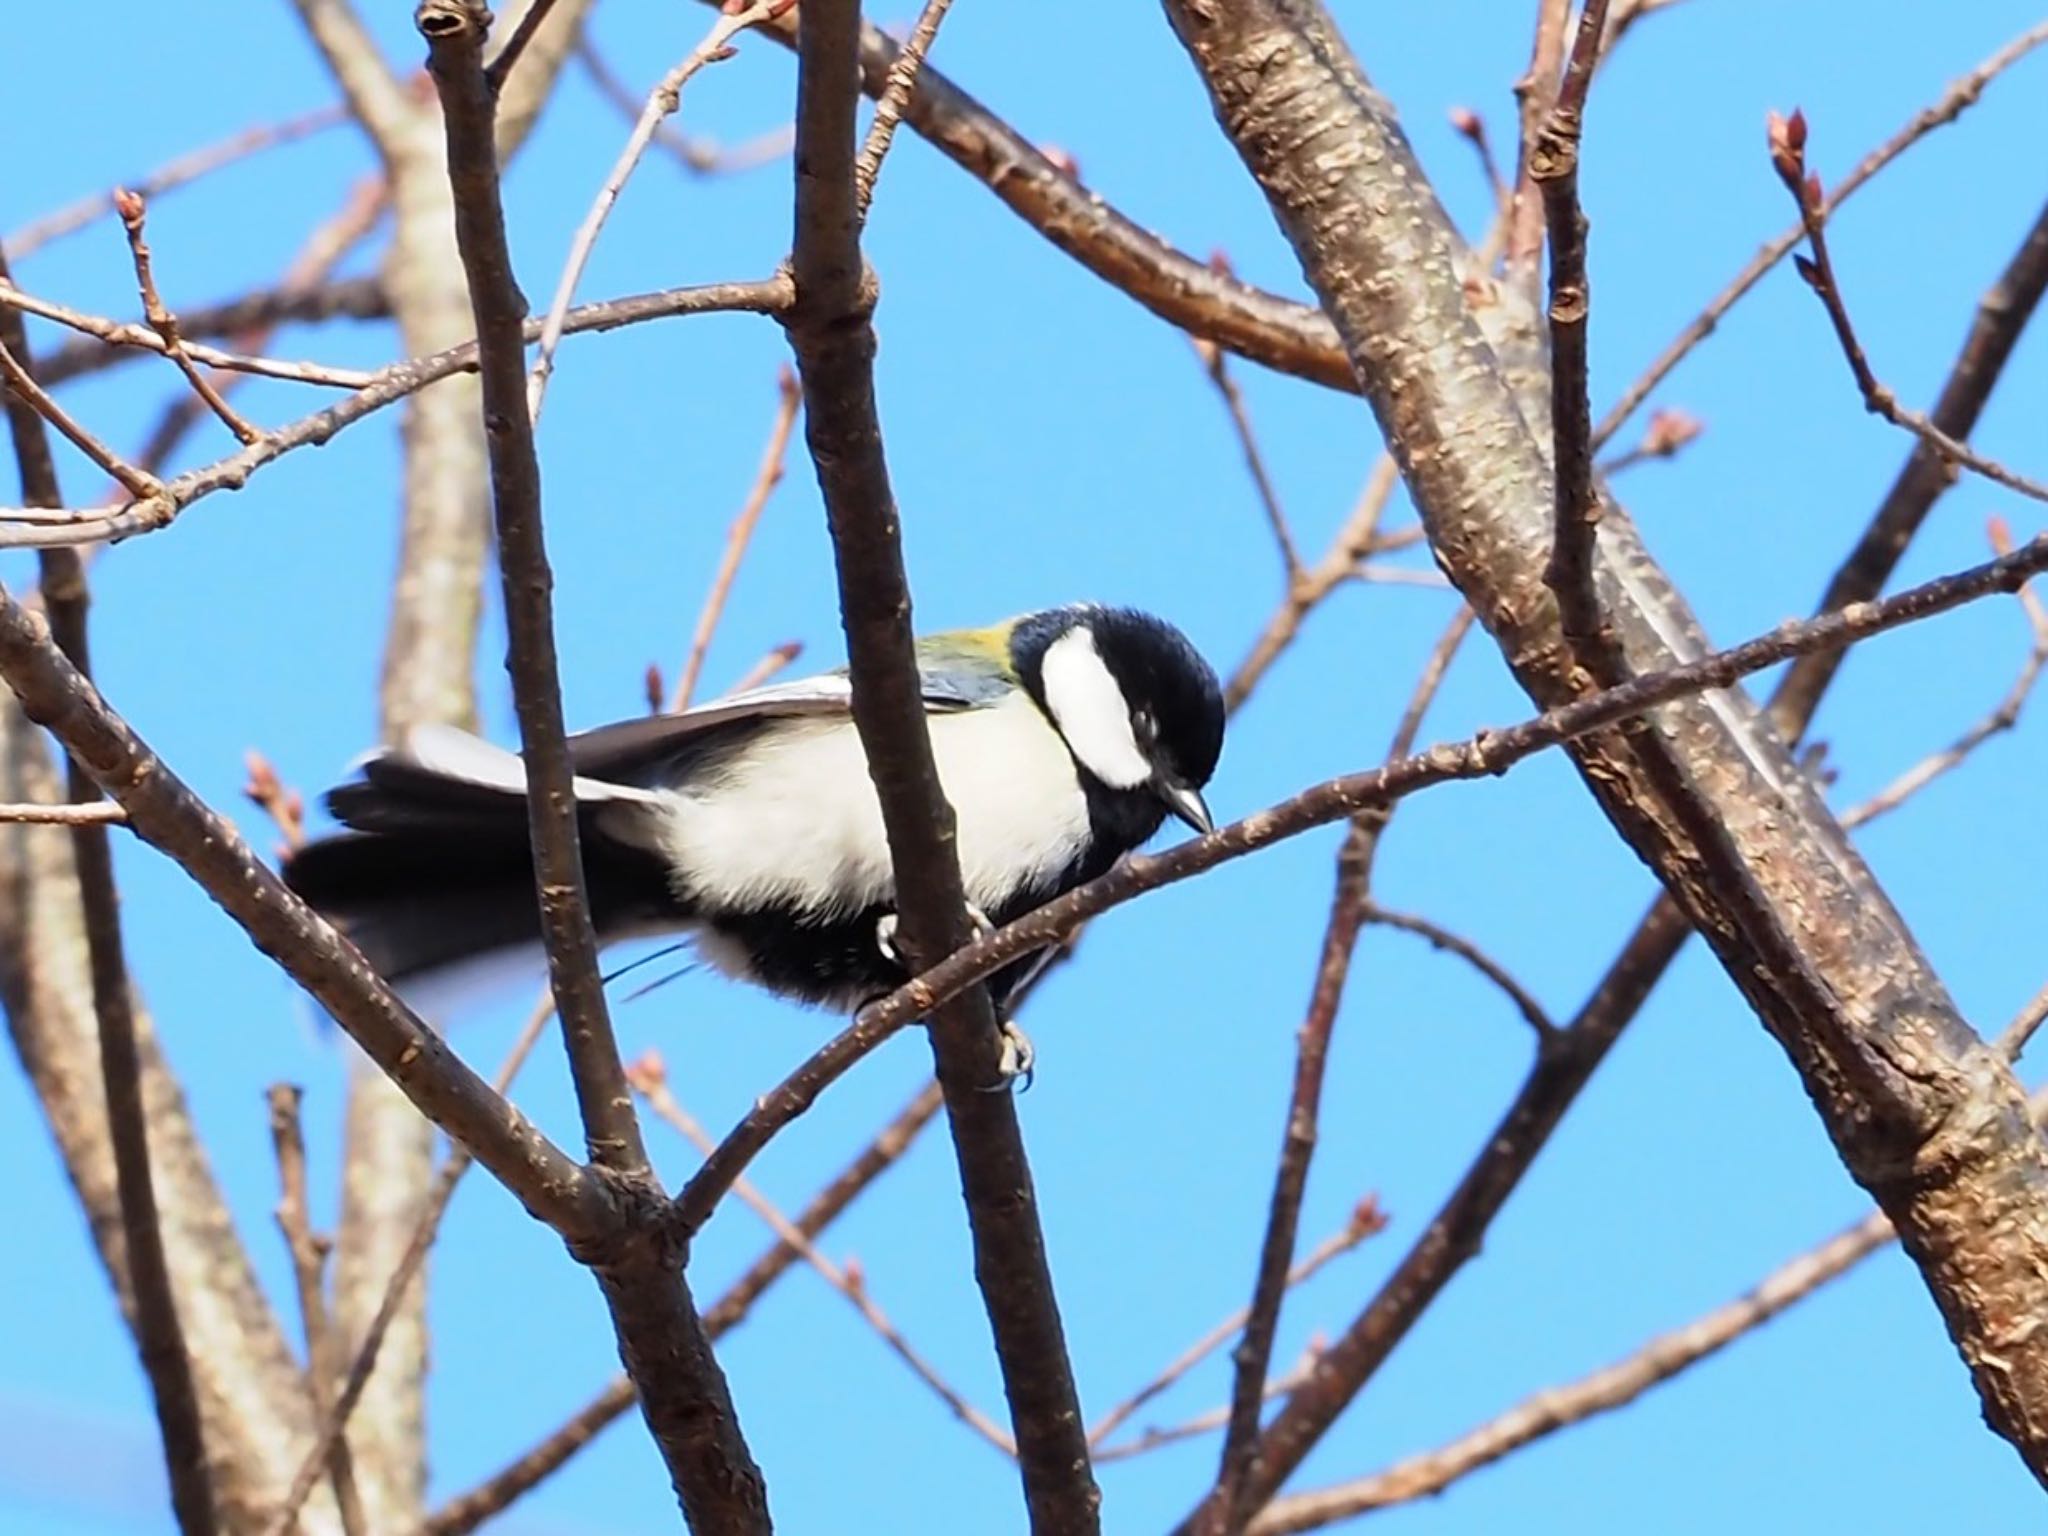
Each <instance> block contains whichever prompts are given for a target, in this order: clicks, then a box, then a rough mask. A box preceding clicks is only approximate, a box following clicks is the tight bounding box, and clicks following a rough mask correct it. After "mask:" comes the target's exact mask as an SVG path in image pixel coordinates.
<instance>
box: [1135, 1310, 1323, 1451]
mask: <svg viewBox="0 0 2048 1536" xmlns="http://www.w3.org/2000/svg"><path fill="white" fill-rule="evenodd" d="M1319 1352H1320V1345H1319V1343H1318V1342H1316V1341H1313V1340H1312V1341H1311V1342H1310V1344H1309V1348H1308V1350H1307V1352H1306V1354H1305V1355H1304V1357H1303V1358H1302V1360H1301V1362H1300V1363H1299V1364H1297V1365H1295V1366H1292V1367H1291V1368H1289V1369H1288V1370H1285V1371H1282V1372H1281V1373H1280V1374H1279V1375H1277V1376H1275V1377H1274V1378H1273V1379H1272V1380H1271V1381H1269V1382H1267V1383H1266V1387H1265V1392H1264V1401H1267V1402H1271V1401H1272V1400H1273V1399H1274V1398H1276V1397H1285V1396H1286V1395H1287V1394H1288V1393H1289V1392H1292V1391H1293V1390H1294V1389H1295V1388H1296V1387H1298V1386H1300V1385H1301V1384H1302V1383H1303V1382H1304V1381H1306V1380H1307V1379H1308V1377H1309V1373H1310V1372H1311V1371H1313V1370H1314V1369H1315V1360H1316V1355H1317V1354H1318V1353H1319ZM1231 1411H1232V1409H1231V1405H1230V1404H1228V1403H1225V1404H1222V1405H1220V1406H1218V1407H1215V1408H1211V1409H1209V1410H1208V1411H1207V1412H1206V1413H1198V1414H1196V1415H1195V1416H1194V1417H1193V1418H1191V1419H1183V1420H1181V1422H1180V1423H1178V1424H1167V1425H1163V1426H1148V1427H1146V1428H1145V1429H1142V1430H1140V1431H1139V1432H1138V1433H1137V1434H1135V1435H1133V1436H1131V1438H1130V1439H1128V1440H1119V1441H1115V1442H1113V1443H1112V1444H1109V1445H1105V1446H1103V1447H1102V1448H1101V1449H1100V1450H1098V1451H1097V1452H1096V1453H1095V1456H1096V1460H1098V1461H1129V1460H1130V1459H1131V1458H1132V1457H1133V1456H1143V1455H1144V1454H1145V1453H1146V1452H1147V1451H1156V1450H1159V1449H1160V1448H1161V1447H1163V1446H1168V1445H1178V1444H1179V1443H1180V1442H1181V1441H1183V1440H1193V1439H1196V1438H1197V1437H1199V1436H1201V1435H1207V1434H1213V1433H1214V1432H1215V1431H1217V1430H1219V1429H1222V1428H1224V1427H1225V1426H1226V1425H1228V1424H1229V1423H1230V1420H1231Z"/></svg>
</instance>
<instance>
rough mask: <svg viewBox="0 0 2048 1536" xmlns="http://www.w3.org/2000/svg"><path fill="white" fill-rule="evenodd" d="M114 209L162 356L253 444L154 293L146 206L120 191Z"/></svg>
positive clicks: (252, 434) (250, 431)
mask: <svg viewBox="0 0 2048 1536" xmlns="http://www.w3.org/2000/svg"><path fill="white" fill-rule="evenodd" d="M114 206H115V208H116V209H117V210H119V212H120V215H121V228H122V229H123V230H125V231H126V232H127V235H128V251H129V254H130V255H131V256H132V257H133V258H134V260H135V285H136V287H137V288H138V289H140V290H141V293H142V314H143V318H144V319H146V320H148V321H149V324H150V329H152V330H154V331H155V332H156V333H157V335H158V336H160V337H162V338H163V343H164V355H165V356H166V357H168V358H170V360H171V361H172V362H174V363H176V364H177V365H178V371H179V372H180V373H182V374H184V375H185V382H186V383H188V384H190V385H191V386H192V392H193V393H194V394H195V395H197V396H198V397H199V398H200V399H201V400H203V401H205V402H206V408H207V409H208V410H210V411H212V412H213V414H214V415H216V416H218V417H219V418H220V419H221V422H222V424H223V425H224V426H226V427H227V429H228V430H229V431H230V432H232V433H234V434H235V436H236V437H237V438H239V439H240V440H241V441H242V442H244V443H253V442H255V441H256V439H257V438H259V437H261V436H262V435H263V434H262V433H260V432H258V431H257V430H256V428H254V427H252V426H251V425H250V424H249V423H248V422H247V421H245V420H243V418H242V417H241V415H240V414H239V413H238V412H237V411H236V410H235V408H234V407H233V406H231V405H229V404H228V402H227V400H226V398H225V397H224V396H223V395H222V394H221V392H220V391H219V390H218V389H215V388H214V387H213V384H212V383H211V382H210V381H209V380H208V379H207V377H206V375H205V374H203V373H201V372H200V371H199V368H198V365H197V364H195V363H194V362H193V361H192V356H191V354H190V353H189V352H187V351H186V350H185V340H184V338H183V337H182V336H180V335H179V334H178V318H177V316H175V315H173V314H172V313H171V311H170V307H169V306H168V305H166V304H165V303H164V300H163V295H162V294H160V293H158V292H157V287H156V275H155V272H154V271H153V270H152V267H151V263H150V255H149V242H148V240H147V239H146V238H145V236H144V222H145V220H146V219H147V217H148V205H147V204H145V203H144V202H143V200H142V199H141V198H140V197H138V196H137V195H136V194H135V193H133V192H128V191H125V190H124V191H120V192H116V193H115V194H114ZM124 483H125V482H124Z"/></svg>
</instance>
